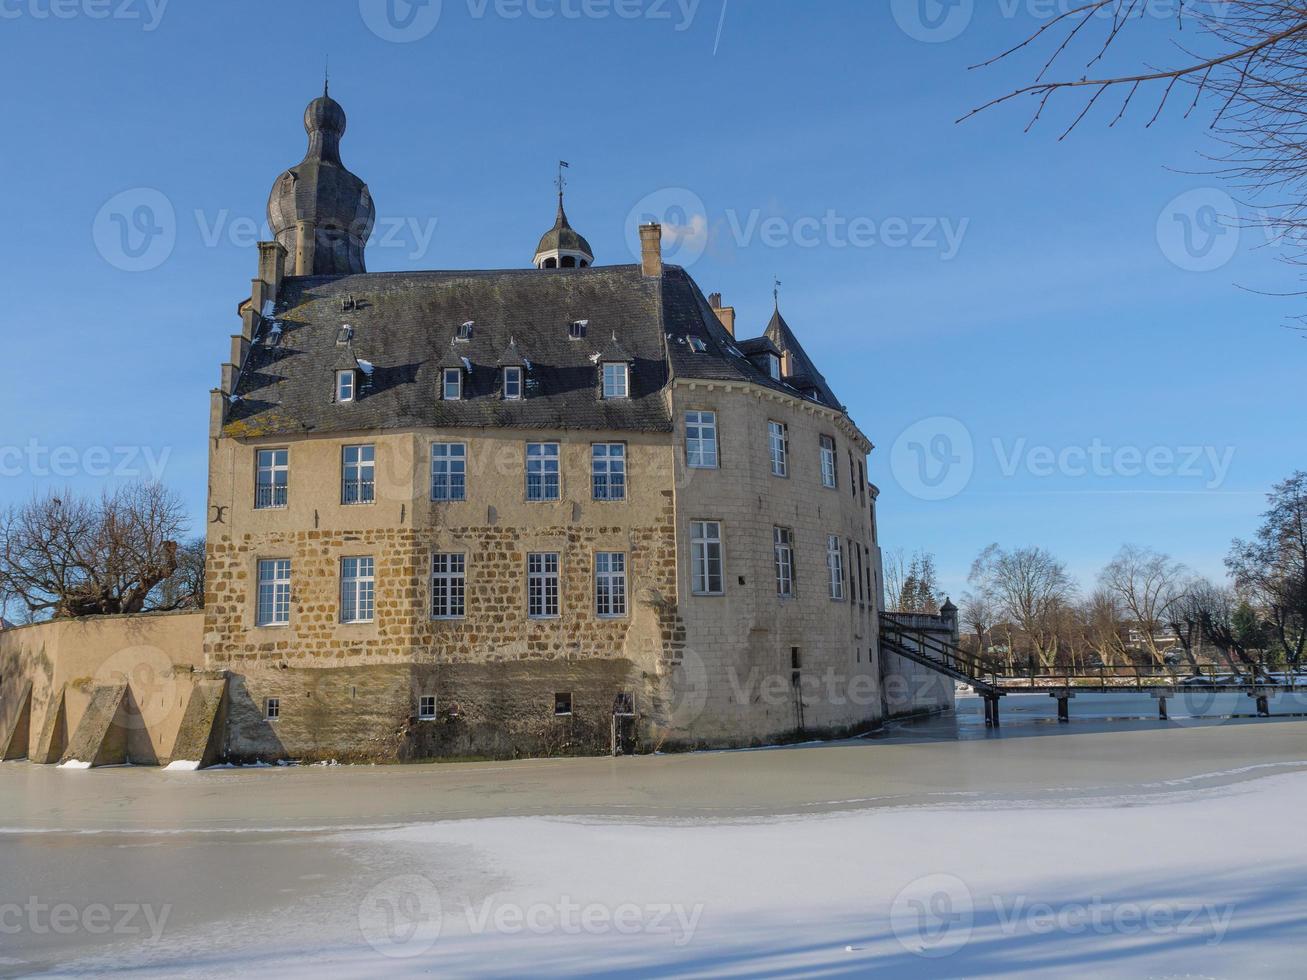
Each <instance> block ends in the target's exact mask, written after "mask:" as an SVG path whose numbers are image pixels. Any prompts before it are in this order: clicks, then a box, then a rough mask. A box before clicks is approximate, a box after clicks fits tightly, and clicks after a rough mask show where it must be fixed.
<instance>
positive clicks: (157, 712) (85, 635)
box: [0, 612, 204, 762]
mask: <svg viewBox="0 0 1307 980" xmlns="http://www.w3.org/2000/svg"><path fill="white" fill-rule="evenodd" d="M203 631H204V615H203V613H198V612H186V613H166V614H158V615H145V616H99V617H92V618H87V619H64V620H57V621H54V622H48V623H39V624H36V625H33V626H23V627H19V628H17V629H10V630H5V631H3V632H0V737H3V736H7V735H8V734H9V733H10V732H11V729H13V728H15V727H16V725H17V724H18V723H19V721H20V720H22V719H21V718H20V716H21V715H22V714H23V713H24V711H28V710H29V709H27V707H26V704H25V702H26V701H27V699H26V698H25V697H24V696H23V693H24V690H25V688H26V685H27V684H28V683H30V684H31V699H30V711H29V719H28V720H29V723H30V728H29V730H30V733H31V734H30V740H29V746H28V757H29V758H31V759H33V760H34V761H40V762H58V761H60V759H61V758H62V757H63V755H64V753H65V751H67V749H68V748H69V745H70V744H71V741H72V740H73V738H74V736H75V735H76V734H77V732H78V729H79V727H81V725H82V722H83V719H84V718H85V717H86V715H87V712H88V710H89V709H90V707H91V705H92V702H93V701H94V699H95V698H96V695H97V691H103V690H104V689H107V688H116V687H119V686H122V685H126V686H127V687H128V688H129V689H130V691H131V697H130V699H128V701H127V703H126V704H125V705H123V706H118V705H117V704H115V713H116V714H117V716H118V721H119V722H120V723H122V724H125V725H126V726H127V727H128V728H129V732H128V733H127V734H128V738H127V739H126V742H127V744H128V746H129V747H128V748H127V749H125V750H124V751H125V752H126V753H127V755H128V757H129V758H132V761H141V762H150V761H167V760H168V759H170V758H171V757H172V751H173V745H174V742H175V741H176V739H177V733H178V730H179V729H180V727H181V724H182V719H183V717H184V715H185V712H186V705H187V703H188V702H189V700H190V697H191V691H192V689H193V687H194V686H195V683H196V681H197V680H198V679H199V678H200V677H201V676H203V675H202V673H201V671H202V668H203ZM101 698H102V699H103V698H104V695H103V694H101ZM151 757H153V758H151ZM81 761H84V762H90V761H93V760H90V759H86V760H81Z"/></svg>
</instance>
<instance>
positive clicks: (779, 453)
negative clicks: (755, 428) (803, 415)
mask: <svg viewBox="0 0 1307 980" xmlns="http://www.w3.org/2000/svg"><path fill="white" fill-rule="evenodd" d="M767 447H768V450H769V451H770V453H771V472H772V476H788V475H789V472H790V436H789V432H788V431H787V430H786V427H785V423H784V422H774V421H773V422H768V423H767Z"/></svg>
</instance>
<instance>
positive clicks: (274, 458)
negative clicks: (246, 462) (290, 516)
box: [254, 449, 290, 510]
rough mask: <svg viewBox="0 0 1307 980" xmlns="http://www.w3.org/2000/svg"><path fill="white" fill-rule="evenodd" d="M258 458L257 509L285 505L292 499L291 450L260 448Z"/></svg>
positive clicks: (256, 479) (255, 485)
mask: <svg viewBox="0 0 1307 980" xmlns="http://www.w3.org/2000/svg"><path fill="white" fill-rule="evenodd" d="M256 459H257V462H256V470H257V472H256V474H255V482H254V507H255V509H256V510H268V509H274V508H280V507H285V506H286V505H287V504H288V503H289V499H290V450H289V449H260V450H259V451H258V454H257V457H256Z"/></svg>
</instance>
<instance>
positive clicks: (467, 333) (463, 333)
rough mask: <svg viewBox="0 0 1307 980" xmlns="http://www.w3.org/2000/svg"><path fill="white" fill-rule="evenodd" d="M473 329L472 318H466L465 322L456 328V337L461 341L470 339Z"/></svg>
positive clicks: (474, 327) (474, 326)
mask: <svg viewBox="0 0 1307 980" xmlns="http://www.w3.org/2000/svg"><path fill="white" fill-rule="evenodd" d="M475 329H476V322H475V321H473V320H468V321H467V323H465V324H463V325H462V326H461V327H459V328H458V339H459V340H462V341H468V340H471V339H472V331H473V330H475Z"/></svg>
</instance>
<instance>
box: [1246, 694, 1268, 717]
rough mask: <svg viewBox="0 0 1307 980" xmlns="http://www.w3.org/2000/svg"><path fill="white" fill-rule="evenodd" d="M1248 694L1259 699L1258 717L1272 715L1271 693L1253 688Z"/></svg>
mask: <svg viewBox="0 0 1307 980" xmlns="http://www.w3.org/2000/svg"><path fill="white" fill-rule="evenodd" d="M1248 696H1249V697H1250V698H1254V699H1256V701H1257V717H1258V718H1269V717H1271V697H1270V695H1269V694H1267V693H1266V692H1264V691H1258V690H1252V691H1249V692H1248Z"/></svg>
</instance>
